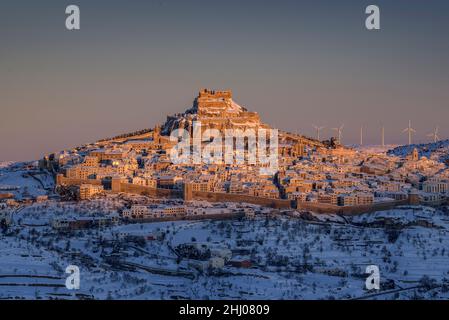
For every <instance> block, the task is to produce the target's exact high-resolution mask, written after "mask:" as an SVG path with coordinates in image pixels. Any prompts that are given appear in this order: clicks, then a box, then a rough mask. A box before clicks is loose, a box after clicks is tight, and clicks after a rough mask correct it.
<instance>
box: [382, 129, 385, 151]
mask: <svg viewBox="0 0 449 320" xmlns="http://www.w3.org/2000/svg"><path fill="white" fill-rule="evenodd" d="M382 147H385V127H384V126H382Z"/></svg>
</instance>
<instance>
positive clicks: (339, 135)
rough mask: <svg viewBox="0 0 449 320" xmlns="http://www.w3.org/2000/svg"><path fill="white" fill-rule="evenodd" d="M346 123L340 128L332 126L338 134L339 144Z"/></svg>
mask: <svg viewBox="0 0 449 320" xmlns="http://www.w3.org/2000/svg"><path fill="white" fill-rule="evenodd" d="M344 126H345V125H344V124H342V125H341V126H340V127H339V128H332V130H335V131H336V133H337V136H338V139H337V142H338V144H341V132H342V131H343V128H344Z"/></svg>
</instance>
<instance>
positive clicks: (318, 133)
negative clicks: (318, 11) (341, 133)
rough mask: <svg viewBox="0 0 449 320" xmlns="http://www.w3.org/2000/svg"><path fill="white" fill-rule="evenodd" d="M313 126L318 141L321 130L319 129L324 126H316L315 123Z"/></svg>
mask: <svg viewBox="0 0 449 320" xmlns="http://www.w3.org/2000/svg"><path fill="white" fill-rule="evenodd" d="M313 127H314V128H315V130H316V139H317V140H318V141H320V132H321V130H323V129H324V128H325V127H318V126H316V125H313Z"/></svg>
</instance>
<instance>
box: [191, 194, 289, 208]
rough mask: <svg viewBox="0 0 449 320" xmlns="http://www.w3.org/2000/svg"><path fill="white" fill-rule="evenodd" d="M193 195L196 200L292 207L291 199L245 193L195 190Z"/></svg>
mask: <svg viewBox="0 0 449 320" xmlns="http://www.w3.org/2000/svg"><path fill="white" fill-rule="evenodd" d="M192 195H193V199H195V200H206V201H210V202H237V203H241V202H246V203H252V204H257V205H261V206H266V207H272V208H278V209H282V208H291V207H292V206H291V204H292V202H291V201H290V200H283V199H270V198H262V197H254V196H249V195H244V194H233V193H221V192H200V191H194V192H193V193H192Z"/></svg>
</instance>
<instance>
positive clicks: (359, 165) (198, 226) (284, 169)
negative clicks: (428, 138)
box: [0, 89, 449, 299]
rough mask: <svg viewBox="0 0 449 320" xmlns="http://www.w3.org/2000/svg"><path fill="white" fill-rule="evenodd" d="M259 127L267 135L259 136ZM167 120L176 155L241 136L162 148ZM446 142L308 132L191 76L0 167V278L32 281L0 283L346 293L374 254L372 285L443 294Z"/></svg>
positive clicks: (230, 293)
mask: <svg viewBox="0 0 449 320" xmlns="http://www.w3.org/2000/svg"><path fill="white" fill-rule="evenodd" d="M197 123H201V126H200V127H199V128H200V130H199V134H200V135H199V136H196V135H195V130H196V129H195V128H198V127H196V124H197ZM274 129H276V134H277V137H278V139H277V141H276V144H275V149H273V148H272V143H273V142H274V141H272V140H273V139H272V136H270V138H271V140H270V139H268V140H269V141H268V142H267V144H266V145H263V144H262V143H261V140H259V138H260V136H261V135H262V134H261V132H262V133H265V132H269V131H270V130H274ZM180 130H181V131H182V130H183V131H182V132H184V133H187V134H189V135H191V136H192V137H193V138H192V139H191V140H188V141H189V142H188V145H187V150H188V151H190V150H191V151H193V153H192V154H194V151H195V148H197V146H200V147H199V150H196V151H197V152H199V153H203V151H204V150H205V149H206V148H210V147H211V146H212V145H215V149H213V148H211V149H210V150H215V152H216V151H217V150H218V149H217V148H216V146H217V144H216V143H217V141H218V142H221V140H223V141H224V140H225V136H226V132H228V131H232V132H240V133H242V132H243V133H246V136H244V137H243V138H242V140H241V144H242V146H243V149H238V148H235V149H232V153H231V154H230V155H229V154H228V156H230V159H232V161H231V162H227V161H215V162H213V163H207V162H194V161H193V162H192V161H187V162H177V161H174V159H173V157H172V150H173V148H175V147H176V145H177V144H178V143H180V140H181V136H178V135H177V133H179V132H181V131H180ZM208 130H214V131H212V132H215V134H216V136H215V137H210V136H207V132H208ZM209 132H211V131H209ZM252 132H253V133H254V134H255V136H254V137H251V135H250V133H252ZM201 134H204V135H201ZM217 136H219V138H217ZM198 137H199V138H198ZM205 137H206V138H205ZM253 138H254V139H253ZM264 138H265V137H264ZM251 139H253V140H251ZM237 144H238V143H237V139H234V138H233V140H232V146H234V145H235V146H237ZM218 146H220V144H218ZM270 147H271V149H270ZM252 148H256V149H258V152H257V153H256V157H255V159H253V161H250V156H249V153H250V152H251V151H252ZM261 148H262V149H263V151H266V150H269V154H270V155H271V156H273V155H275V156H276V170H275V171H274V172H271V171H269V170H268V171H263V170H261V168H265V169H266V168H267V167H268V165H270V164H271V163H267V162H264V161H262V158H261V157H260V153H259V151H260V149H261ZM273 150H274V151H273ZM220 151H223V159H224V157H225V154H226V151H225V147H223V150H220ZM448 155H449V141H440V142H438V143H434V144H428V145H409V146H402V147H398V148H395V149H392V150H382V151H379V150H375V151H373V150H372V149H370V148H363V147H352V148H351V147H347V146H344V145H342V144H341V141H339V140H338V138H330V139H329V140H324V141H319V140H317V139H314V138H311V137H307V136H303V135H299V134H296V133H292V132H287V131H283V130H281V129H278V128H272V127H270V125H268V124H266V123H264V122H262V120H261V119H260V117H259V115H258V114H257V113H256V112H252V111H248V109H247V108H246V107H242V106H240V105H239V104H237V102H235V101H234V100H233V96H232V92H231V91H213V90H208V89H202V90H200V91H199V93H198V95H197V96H196V97H195V98H194V101H193V104H192V106H191V107H189V108H188V109H187V110H186V111H185V112H182V113H178V114H175V115H171V116H168V117H167V120H166V121H165V123H163V124H160V125H156V126H155V127H154V128H150V129H144V130H139V131H136V132H132V133H125V134H121V135H118V136H116V137H111V138H105V139H102V140H100V141H97V142H94V143H91V144H86V145H82V146H79V147H74V148H72V149H67V150H62V151H59V152H55V153H51V154H47V155H45V156H43V158H42V159H40V160H39V161H34V162H27V163H4V164H2V166H0V222H1V229H2V235H1V237H2V239H3V240H4V241H2V243H3V244H4V245H3V246H1V247H0V252H1V253H2V257H6V258H5V259H6V260H5V261H7V262H4V263H3V264H0V276H2V275H3V276H5V277H4V278H5V279H6V280H5V282H2V281H3V280H1V279H3V278H0V285H4V286H5V287H8V283H12V282H11V281H13V280H14V279H17V281H18V282H23V279H29V278H30V277H31V278H33V277H34V276H35V275H36V274H38V275H39V277H36V278H35V279H33V280H32V281H33V283H35V284H36V282H37V287H39V286H40V285H42V288H45V290H41V291H39V290H28V291H27V290H25V291H20V290H19V289H17V288H16V289H14V288H10V289H8V290H7V291H4V292H3V291H2V292H1V295H2V296H1V297H2V298H8V297H14V295H16V296H17V295H19V296H22V297H38V296H39V297H46V298H49V297H52V298H54V297H58V296H59V295H60V296H59V297H64V298H108V297H109V298H133V297H138V298H157V299H159V298H164V297H167V298H172V299H176V298H193V299H200V298H205V297H209V298H223V297H225V298H238V297H244V298H301V297H308V298H332V297H340V298H341V297H345V298H349V297H357V296H363V295H365V294H371V293H370V292H366V290H364V289H363V281H361V280H360V279H361V278H363V273H364V270H363V268H362V267H363V266H364V265H366V264H369V263H375V264H378V265H380V266H381V269H382V271H383V272H384V278H383V280H382V286H383V289H382V290H383V292H384V294H385V295H386V296H385V297H388V298H391V297H392V295H393V293H391V294H390V291H389V290H394V289H397V288H398V283H401V285H400V286H399V287H400V288H403V287H404V284H407V283H415V284H416V286H413V288H415V287H416V288H418V289H419V290H420V291H419V292H417V291H416V290H418V289H416V290H415V291H413V290H410V291H407V290H404V293H403V294H402V293H401V294H402V295H399V296H397V297H396V296H395V297H396V298H411V297H412V295H413V296H417V295H435V294H436V295H437V297H441V298H443V297H446V296H447V291H444V290H440V289H441V288H443V287H444V288H446V287H447V285H448V284H447V279H446V275H447V273H448V272H449V269H447V268H446V267H445V266H447V261H448V259H449V252H446V250H445V249H444V248H445V246H447V245H448V244H449V237H448V234H447V228H448V227H449V224H448V221H449V219H448V206H449V202H448V199H449V167H448V166H449V163H448V159H449V156H448ZM238 159H240V160H242V161H240V162H239V161H237V160H238ZM219 160H220V159H219ZM25 252H28V253H25ZM298 257H299V258H298ZM68 264H76V265H80V266H81V268H82V269H83V270H84V271H85V278H84V281H85V282H86V283H87V284H88V285H87V286H84V287H83V288H82V290H81V291H80V292H77V295H72V294H71V293H70V292H66V291H64V290H65V289H55V288H58V287H60V286H61V283H63V282H61V281H62V278H63V272H62V270H63V269H64V268H65V266H66V265H68ZM415 267H416V268H415ZM306 275H307V276H308V278H307V279H306V278H305V276H306ZM254 278H257V279H259V280H260V281H259V280H258V281H257V283H254V281H252V279H254ZM193 281H194V283H195V285H194V286H193V287H192V283H193ZM286 283H288V285H287V284H286ZM100 284H101V285H100ZM158 286H159V287H158ZM284 286H285V288H284ZM445 286H446V287H445ZM8 288H9V287H8ZM187 288H191V291H189V290H188V289H187ZM226 288H232V289H230V290H228V289H226ZM282 288H284V290H281V289H282ZM311 288H313V289H311ZM58 290H59V291H62V292H59V291H58ZM394 292H395V291H394Z"/></svg>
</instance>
